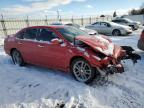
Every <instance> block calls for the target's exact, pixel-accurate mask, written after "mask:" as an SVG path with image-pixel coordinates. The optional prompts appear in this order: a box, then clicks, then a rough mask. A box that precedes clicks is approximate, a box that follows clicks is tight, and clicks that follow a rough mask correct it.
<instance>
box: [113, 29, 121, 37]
mask: <svg viewBox="0 0 144 108" xmlns="http://www.w3.org/2000/svg"><path fill="white" fill-rule="evenodd" d="M112 35H113V36H120V35H121V32H120V30H117V29H116V30H113V32H112Z"/></svg>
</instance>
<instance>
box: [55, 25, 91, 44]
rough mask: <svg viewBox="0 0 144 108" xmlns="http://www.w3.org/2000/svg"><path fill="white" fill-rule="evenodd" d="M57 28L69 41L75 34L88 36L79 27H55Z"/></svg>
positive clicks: (71, 40) (72, 39)
mask: <svg viewBox="0 0 144 108" xmlns="http://www.w3.org/2000/svg"><path fill="white" fill-rule="evenodd" d="M57 30H58V31H59V32H60V33H61V34H62V35H63V37H64V38H65V39H66V40H68V41H69V42H73V41H74V38H75V37H77V36H89V35H88V34H87V33H86V32H84V31H82V30H80V29H77V28H74V27H64V28H57Z"/></svg>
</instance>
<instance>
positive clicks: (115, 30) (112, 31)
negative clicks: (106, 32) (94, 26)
mask: <svg viewBox="0 0 144 108" xmlns="http://www.w3.org/2000/svg"><path fill="white" fill-rule="evenodd" d="M116 30H118V31H119V32H120V33H121V30H119V29H118V28H115V29H113V30H112V35H113V33H114V31H116Z"/></svg>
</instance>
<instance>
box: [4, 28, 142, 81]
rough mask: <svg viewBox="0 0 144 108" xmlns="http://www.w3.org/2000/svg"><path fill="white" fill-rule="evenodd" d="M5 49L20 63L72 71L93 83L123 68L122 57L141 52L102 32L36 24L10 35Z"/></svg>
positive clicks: (78, 78) (125, 57)
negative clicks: (113, 40) (103, 75)
mask: <svg viewBox="0 0 144 108" xmlns="http://www.w3.org/2000/svg"><path fill="white" fill-rule="evenodd" d="M4 49H5V52H6V53H7V54H8V55H10V56H11V57H12V60H13V62H14V64H18V65H20V66H23V65H25V64H26V63H27V64H34V65H40V66H45V67H48V68H52V69H58V70H62V71H65V72H72V73H73V75H74V77H75V78H76V80H78V81H80V82H84V83H90V82H92V81H93V79H94V78H95V77H96V76H97V75H98V74H101V73H102V72H103V73H105V74H109V73H115V72H120V73H121V72H124V67H123V65H122V64H121V60H123V59H132V60H133V61H134V62H136V61H137V60H138V59H140V56H139V55H137V54H135V53H133V51H134V50H133V49H132V48H131V47H128V46H118V45H115V44H113V43H112V42H111V40H109V39H108V38H106V37H103V36H97V35H96V36H90V35H88V34H87V33H85V32H84V31H81V30H79V29H76V28H73V27H69V26H34V27H28V28H24V29H22V30H20V31H19V32H18V33H16V34H14V35H11V36H7V38H6V39H5V41H4Z"/></svg>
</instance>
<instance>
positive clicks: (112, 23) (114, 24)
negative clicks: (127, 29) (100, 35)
mask: <svg viewBox="0 0 144 108" xmlns="http://www.w3.org/2000/svg"><path fill="white" fill-rule="evenodd" d="M109 24H110V25H113V26H119V24H117V23H114V22H109Z"/></svg>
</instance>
